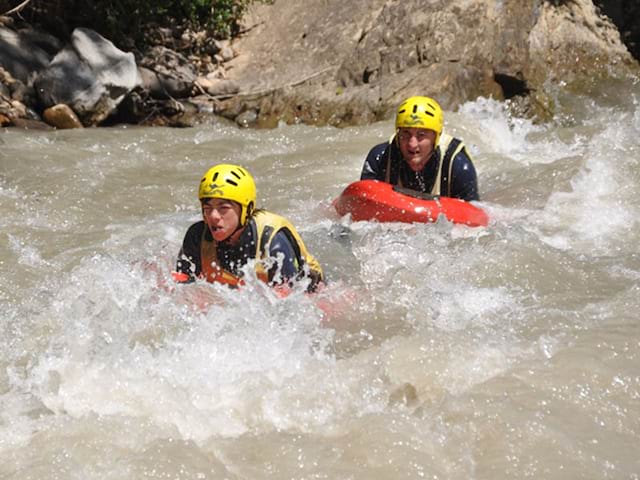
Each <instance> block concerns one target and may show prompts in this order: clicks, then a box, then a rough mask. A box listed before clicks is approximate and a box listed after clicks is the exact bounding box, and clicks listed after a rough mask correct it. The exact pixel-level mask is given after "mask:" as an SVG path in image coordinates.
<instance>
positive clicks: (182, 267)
mask: <svg viewBox="0 0 640 480" xmlns="http://www.w3.org/2000/svg"><path fill="white" fill-rule="evenodd" d="M203 230H204V222H198V223H194V224H193V225H191V226H190V227H189V230H187V233H186V234H185V236H184V240H183V241H182V248H181V249H180V252H179V253H178V260H177V262H176V272H177V273H178V274H182V275H178V276H176V275H174V278H177V279H178V281H179V282H185V281H187V282H192V281H194V280H195V279H196V278H197V277H198V276H199V275H200V273H201V261H200V243H201V241H202V232H203ZM185 275H187V276H188V277H185Z"/></svg>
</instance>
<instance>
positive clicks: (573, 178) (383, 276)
mask: <svg viewBox="0 0 640 480" xmlns="http://www.w3.org/2000/svg"><path fill="white" fill-rule="evenodd" d="M557 101H558V104H559V105H561V113H559V114H558V115H557V117H556V118H555V120H554V121H553V122H552V123H551V124H548V125H534V124H532V123H531V122H529V121H528V120H523V119H518V118H512V117H510V116H509V115H508V114H507V113H506V110H505V108H504V105H502V104H500V103H498V102H495V101H492V100H482V99H481V100H478V101H475V102H472V103H469V104H466V105H464V106H463V107H462V108H461V109H460V110H459V111H458V112H455V113H452V112H448V113H447V118H446V128H447V130H448V131H449V132H450V133H453V134H455V135H458V136H461V137H462V138H463V139H464V140H465V141H466V143H467V144H468V146H469V148H470V150H471V153H472V155H473V157H474V160H475V163H476V166H477V169H478V172H479V179H480V189H481V195H482V200H481V202H480V203H479V205H481V206H482V207H484V208H485V209H486V210H487V211H488V212H489V214H490V216H491V224H490V225H489V226H488V227H487V228H478V229H473V228H468V227H464V226H455V225H452V224H450V223H447V222H446V221H439V222H438V223H436V224H431V225H406V224H400V223H397V224H395V223H393V224H377V223H368V222H356V223H354V222H351V221H350V220H349V218H340V217H338V215H337V214H336V213H335V211H334V210H333V209H332V207H331V201H332V200H333V199H334V198H335V197H336V196H337V195H338V194H339V193H340V191H341V190H342V188H344V187H345V186H346V185H347V184H348V183H349V182H351V181H353V180H355V179H357V177H358V176H359V173H360V169H361V166H362V162H363V159H364V156H365V154H366V153H367V151H368V149H369V148H370V147H371V146H372V145H373V144H374V143H377V142H379V141H383V140H384V139H385V138H388V136H389V134H390V133H391V129H392V124H391V123H390V122H384V123H380V124H376V125H372V126H369V127H364V128H347V129H333V128H314V127H307V126H283V127H281V128H278V129H275V130H268V131H251V130H239V129H238V128H236V127H234V126H230V125H223V124H214V125H207V126H200V127H197V128H191V129H160V128H133V127H128V128H103V129H87V130H77V131H53V132H35V131H33V132H30V131H19V130H6V131H4V132H2V133H0V162H1V170H0V224H1V226H2V228H1V230H0V265H1V266H2V275H1V276H0V312H1V313H0V342H1V345H2V347H0V478H2V479H20V480H24V479H41V478H57V479H70V478H74V479H76V478H77V479H140V478H151V479H154V478H155V479H259V478H274V479H294V478H295V479H311V478H318V479H320V478H326V479H365V478H366V479H398V478H402V479H414V478H438V479H452V478H455V479H469V478H487V479H489V478H490V479H502V478H504V479H506V478H509V479H511V478H525V477H528V478H546V479H551V478H557V479H566V478H611V479H622V478H625V479H638V478H640V460H639V458H640V455H639V452H640V450H639V447H638V445H640V321H639V313H638V312H640V291H639V290H640V289H639V285H640V257H639V254H638V244H639V243H640V229H639V228H638V221H639V219H640V168H639V163H640V160H639V152H640V140H639V138H640V106H639V102H640V86H639V85H638V84H637V83H634V82H633V81H625V82H621V83H618V84H615V85H608V86H607V87H606V88H602V89H599V90H594V92H593V94H592V95H591V96H589V97H577V96H576V97H570V96H566V95H565V96H563V97H558V99H557ZM223 161H224V162H233V163H239V164H242V165H244V166H246V167H247V168H248V169H249V170H250V171H251V172H252V173H253V174H254V176H255V178H256V182H257V186H258V193H259V205H260V206H262V207H264V208H267V209H270V210H272V211H275V212H277V213H280V214H282V215H285V216H286V217H288V218H289V219H290V220H291V221H292V222H293V223H294V225H296V227H297V228H298V230H299V232H300V233H301V235H302V237H303V238H304V240H305V242H306V244H307V246H308V248H309V250H311V251H312V252H313V253H314V254H315V255H316V256H317V258H318V259H319V260H320V261H321V263H322V264H323V266H324V268H325V272H326V274H327V277H328V278H329V280H330V283H329V285H328V286H327V288H326V289H325V290H324V291H323V292H322V293H320V294H319V295H316V296H315V297H309V296H307V295H305V294H303V293H302V291H301V290H302V288H300V289H299V290H296V291H295V292H294V293H293V294H292V295H291V296H289V297H288V298H285V299H279V298H277V297H276V296H275V295H274V294H273V293H272V292H271V291H270V290H269V289H268V288H266V287H265V286H263V285H262V284H260V283H258V282H257V281H256V280H255V278H253V277H251V276H249V278H248V284H247V285H246V286H245V287H244V288H243V289H241V290H239V291H230V290H228V289H227V288H226V287H222V286H216V285H208V284H200V283H198V284H193V285H188V286H175V285H173V284H172V282H171V281H169V280H168V277H169V273H170V271H171V269H172V267H173V265H174V263H175V259H176V255H177V252H178V250H179V248H180V244H181V241H182V237H183V235H184V233H185V231H186V229H187V227H188V226H189V225H190V224H191V223H192V222H194V221H196V220H198V218H199V210H198V202H197V198H196V193H197V185H198V182H199V179H200V177H201V175H202V173H204V172H205V171H206V170H207V169H208V168H209V167H210V166H211V165H213V164H214V163H216V162H223Z"/></svg>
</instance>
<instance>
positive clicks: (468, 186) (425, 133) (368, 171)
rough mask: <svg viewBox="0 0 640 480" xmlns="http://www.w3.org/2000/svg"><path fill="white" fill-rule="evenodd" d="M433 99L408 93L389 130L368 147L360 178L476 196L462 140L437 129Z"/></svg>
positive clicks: (439, 117)
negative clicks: (390, 134) (384, 138)
mask: <svg viewBox="0 0 640 480" xmlns="http://www.w3.org/2000/svg"><path fill="white" fill-rule="evenodd" d="M443 124H444V118H443V115H442V109H441V108H440V105H439V104H438V102H436V101H435V100H434V99H433V98H429V97H410V98H408V99H406V100H405V101H404V102H402V103H401V104H400V106H399V107H398V110H397V112H396V122H395V127H396V130H395V134H394V135H393V137H392V138H391V140H390V141H388V142H385V143H381V144H379V145H376V146H375V147H373V148H372V149H371V150H370V151H369V154H368V155H367V158H366V160H365V162H364V166H363V168H362V173H361V175H360V179H361V180H367V179H371V180H380V181H383V182H387V183H391V184H392V185H398V186H401V187H405V188H408V189H411V190H415V191H418V192H421V193H427V194H431V195H441V196H445V197H454V198H460V199H462V200H467V201H470V200H479V198H480V197H479V194H478V176H477V173H476V169H475V167H474V165H473V162H472V161H471V157H470V155H469V153H468V152H467V149H466V147H465V145H464V143H462V140H460V139H458V138H453V137H451V136H449V135H447V134H445V133H443V131H442V129H443Z"/></svg>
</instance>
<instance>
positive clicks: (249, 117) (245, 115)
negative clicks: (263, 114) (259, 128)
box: [235, 110, 258, 128]
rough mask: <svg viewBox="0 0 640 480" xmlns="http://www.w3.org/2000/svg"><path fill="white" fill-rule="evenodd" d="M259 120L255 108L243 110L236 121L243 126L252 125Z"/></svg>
mask: <svg viewBox="0 0 640 480" xmlns="http://www.w3.org/2000/svg"><path fill="white" fill-rule="evenodd" d="M257 120H258V112H256V111H255V110H247V111H245V112H242V113H241V114H240V115H238V116H237V117H236V118H235V122H236V123H237V124H238V125H239V126H241V127H244V128H246V127H252V126H254V125H255V124H256V122H257Z"/></svg>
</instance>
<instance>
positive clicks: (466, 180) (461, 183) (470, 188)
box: [451, 147, 480, 202]
mask: <svg viewBox="0 0 640 480" xmlns="http://www.w3.org/2000/svg"><path fill="white" fill-rule="evenodd" d="M451 176H452V177H453V179H452V180H453V182H452V184H451V196H452V197H455V198H460V199H462V200H466V201H468V202H469V201H472V200H480V195H479V193H478V174H477V173H476V168H475V167H474V166H473V162H472V161H471V157H470V156H469V154H468V153H467V149H466V147H465V148H463V149H462V150H460V152H458V154H457V155H456V156H455V157H454V158H453V168H452V172H451Z"/></svg>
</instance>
